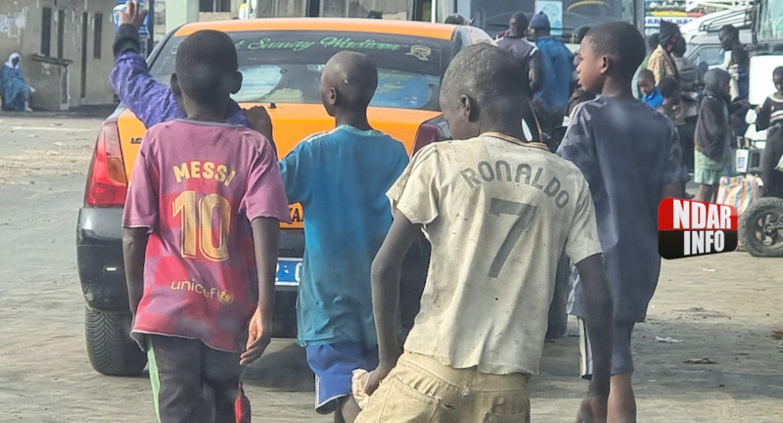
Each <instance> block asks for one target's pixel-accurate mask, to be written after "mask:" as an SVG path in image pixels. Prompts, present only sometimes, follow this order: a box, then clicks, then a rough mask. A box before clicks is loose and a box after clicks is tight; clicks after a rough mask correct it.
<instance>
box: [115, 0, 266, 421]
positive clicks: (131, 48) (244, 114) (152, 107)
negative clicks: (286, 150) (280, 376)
mask: <svg viewBox="0 0 783 423" xmlns="http://www.w3.org/2000/svg"><path fill="white" fill-rule="evenodd" d="M146 16H147V11H146V10H142V9H141V7H139V2H138V0H133V1H130V0H129V1H127V2H126V4H125V11H120V12H119V22H118V28H117V33H116V34H115V39H114V45H113V50H114V60H115V61H116V63H115V66H114V69H113V70H112V72H111V75H110V79H111V84H112V87H113V88H114V92H115V93H116V94H117V96H118V97H119V98H120V100H121V101H122V102H123V104H125V106H126V107H127V108H128V109H129V110H130V111H131V112H133V113H134V115H135V116H136V117H137V118H138V119H139V120H140V121H141V123H142V124H143V125H144V127H145V128H152V127H153V126H155V125H156V124H158V123H161V122H168V121H172V120H174V119H181V118H184V117H186V114H185V106H184V104H183V99H182V94H181V93H180V92H179V91H175V90H173V89H172V87H170V86H168V85H166V84H162V83H160V82H158V81H156V80H155V79H154V78H153V77H152V76H151V75H150V73H149V69H148V68H147V61H146V60H145V58H144V56H142V55H141V54H140V51H141V44H140V43H141V41H140V40H139V27H140V26H141V25H142V23H143V22H144V18H145V17H146ZM223 116H224V118H225V122H226V123H232V124H237V125H243V126H246V127H249V128H253V129H255V130H256V131H258V132H259V133H261V134H262V135H263V136H264V137H265V138H266V139H268V140H269V142H270V143H271V144H272V150H273V152H274V154H275V159H276V158H277V150H276V148H275V144H274V141H273V140H272V120H271V119H270V118H269V114H268V113H267V111H266V109H264V108H263V107H261V106H256V107H253V108H251V109H250V110H242V109H241V108H240V107H239V105H238V104H237V103H236V102H235V101H233V100H231V99H229V101H228V103H227V104H226V110H225V112H224V114H223ZM239 392H240V397H239V398H238V399H237V407H238V408H237V409H238V410H239V412H238V415H237V423H250V421H251V417H250V415H251V410H250V400H249V399H248V398H247V397H246V396H245V393H244V388H243V387H242V386H240V387H239Z"/></svg>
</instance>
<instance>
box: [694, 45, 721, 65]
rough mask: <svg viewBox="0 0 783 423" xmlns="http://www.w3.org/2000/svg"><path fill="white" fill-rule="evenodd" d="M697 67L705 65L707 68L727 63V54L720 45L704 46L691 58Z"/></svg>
mask: <svg viewBox="0 0 783 423" xmlns="http://www.w3.org/2000/svg"><path fill="white" fill-rule="evenodd" d="M689 58H690V59H691V61H692V62H693V63H695V64H696V66H699V65H701V64H702V63H704V65H706V66H716V65H720V64H723V63H724V61H725V52H724V51H723V49H722V48H721V47H720V45H715V46H702V47H701V48H699V49H697V50H696V51H694V53H693V55H691V56H690V57H689Z"/></svg>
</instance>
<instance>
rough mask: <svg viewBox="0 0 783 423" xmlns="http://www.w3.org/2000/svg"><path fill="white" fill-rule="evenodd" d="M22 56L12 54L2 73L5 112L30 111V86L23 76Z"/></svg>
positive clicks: (0, 76)
mask: <svg viewBox="0 0 783 423" xmlns="http://www.w3.org/2000/svg"><path fill="white" fill-rule="evenodd" d="M21 60H22V56H21V55H19V53H11V55H10V56H9V57H8V61H7V62H5V66H3V71H2V72H0V97H2V100H3V110H14V111H23V110H25V111H28V112H32V109H30V104H29V103H30V86H29V85H27V81H26V80H25V79H24V75H22V69H21V68H20V67H19V62H20V61H21Z"/></svg>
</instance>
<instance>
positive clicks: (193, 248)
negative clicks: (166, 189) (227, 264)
mask: <svg viewBox="0 0 783 423" xmlns="http://www.w3.org/2000/svg"><path fill="white" fill-rule="evenodd" d="M197 203H198V204H197ZM215 209H217V214H218V225H219V226H218V228H217V229H218V231H217V232H218V234H219V237H218V243H217V245H215V240H214V237H213V232H214V229H215V228H214V227H213V219H212V216H213V212H214V211H215ZM178 215H180V219H181V220H182V227H181V230H182V235H181V238H180V253H181V254H182V257H186V258H195V257H196V252H197V250H201V254H203V255H204V257H206V258H207V259H209V260H212V261H224V260H228V232H229V228H230V225H231V203H229V202H228V200H226V199H225V198H224V197H221V196H220V195H218V194H208V195H205V196H204V198H202V199H201V201H198V202H197V201H196V191H183V192H182V193H181V194H180V195H178V196H177V198H176V199H174V203H173V204H172V216H173V217H177V216H178Z"/></svg>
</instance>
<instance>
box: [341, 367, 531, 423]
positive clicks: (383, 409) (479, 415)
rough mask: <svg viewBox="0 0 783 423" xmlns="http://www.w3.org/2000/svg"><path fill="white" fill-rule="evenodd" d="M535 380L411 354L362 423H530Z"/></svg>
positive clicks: (373, 401)
mask: <svg viewBox="0 0 783 423" xmlns="http://www.w3.org/2000/svg"><path fill="white" fill-rule="evenodd" d="M529 379H530V375H528V374H521V373H517V374H511V375H490V374H485V373H480V372H479V371H478V370H476V368H475V367H474V368H470V369H452V368H450V367H447V366H444V365H442V364H440V363H439V362H438V361H436V360H435V359H432V358H429V357H425V356H423V355H420V354H415V353H411V352H405V353H404V354H403V355H402V357H400V359H399V361H397V366H395V367H394V369H393V370H392V371H391V373H389V376H388V377H387V378H386V379H385V380H384V381H383V383H382V384H381V386H380V388H378V390H377V391H375V393H373V395H372V396H371V397H370V400H369V402H368V403H367V407H366V408H365V409H364V410H363V411H362V412H361V413H359V417H358V418H357V419H356V423H384V422H399V423H425V422H443V423H452V422H453V423H462V422H464V423H512V422H513V423H529V422H530V398H529V390H528V381H529Z"/></svg>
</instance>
